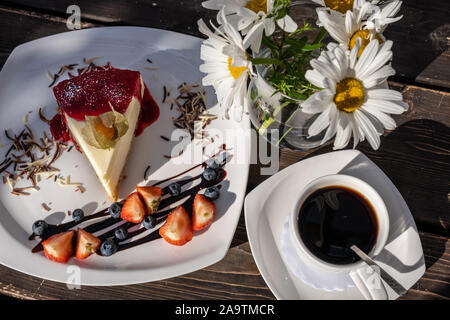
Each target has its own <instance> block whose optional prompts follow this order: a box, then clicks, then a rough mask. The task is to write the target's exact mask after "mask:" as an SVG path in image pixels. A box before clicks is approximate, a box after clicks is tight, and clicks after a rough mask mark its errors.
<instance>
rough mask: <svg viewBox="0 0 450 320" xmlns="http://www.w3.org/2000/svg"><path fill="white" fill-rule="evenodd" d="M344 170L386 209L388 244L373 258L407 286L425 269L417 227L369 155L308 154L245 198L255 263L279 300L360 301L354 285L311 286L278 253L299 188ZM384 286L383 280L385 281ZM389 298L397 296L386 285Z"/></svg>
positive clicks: (249, 236)
mask: <svg viewBox="0 0 450 320" xmlns="http://www.w3.org/2000/svg"><path fill="white" fill-rule="evenodd" d="M337 173H341V174H347V175H350V176H354V177H357V178H359V179H361V180H364V181H365V182H367V183H368V184H370V185H371V186H372V187H373V188H375V190H376V191H377V192H378V193H379V194H380V196H381V197H382V198H383V200H384V202H385V204H386V207H387V209H388V212H389V223H390V230H389V236H388V240H387V244H386V246H385V248H384V249H383V251H382V252H381V253H380V254H379V255H378V256H377V257H376V259H375V261H376V262H377V263H378V264H379V265H380V266H381V267H382V268H383V269H385V270H386V271H387V272H388V273H389V274H390V275H391V276H393V277H394V278H395V279H396V280H398V281H399V282H400V283H401V284H402V285H403V286H404V287H405V288H406V289H409V288H411V286H412V285H413V284H414V283H416V282H417V281H418V280H419V279H420V278H421V277H422V275H423V274H424V272H425V261H424V256H423V251H422V244H421V242H420V238H419V234H418V232H417V227H416V225H415V223H414V219H413V217H412V215H411V212H410V211H409V209H408V206H407V205H406V203H405V200H404V199H403V197H402V196H401V194H400V192H399V191H398V190H397V188H396V187H395V186H394V185H393V183H392V182H391V181H390V180H389V178H388V177H387V176H386V175H385V174H384V173H383V171H381V170H380V168H378V167H377V166H376V165H375V164H374V163H373V162H372V161H371V160H370V159H369V158H367V157H366V156H365V155H364V154H362V153H361V152H359V151H357V150H343V151H336V152H330V153H326V154H322V155H319V156H316V157H312V158H309V159H306V160H303V161H300V162H298V163H296V164H293V165H291V166H290V167H288V168H286V169H284V170H282V171H280V172H279V173H277V174H276V175H274V176H272V177H270V178H269V179H267V180H266V181H264V182H263V183H262V184H260V185H259V186H258V187H256V188H255V189H254V190H253V191H252V192H250V193H249V194H248V195H247V197H246V199H245V205H244V208H245V224H246V226H247V234H248V239H249V243H250V247H251V250H252V253H253V257H254V258H255V261H256V264H257V266H258V268H259V271H260V272H261V274H262V276H263V278H264V280H265V281H266V283H267V285H268V286H269V288H270V289H271V290H272V293H273V294H274V295H275V296H276V297H277V298H278V299H327V300H328V299H363V296H362V294H361V293H360V292H359V291H358V289H357V288H355V287H351V288H347V289H345V290H343V291H325V290H321V289H315V288H313V287H312V286H310V285H308V284H306V283H305V282H304V281H302V280H301V279H300V278H297V277H296V276H295V275H294V274H293V273H292V272H291V271H290V270H289V267H288V266H287V265H286V264H285V262H284V261H283V258H282V255H281V253H280V248H281V235H282V230H283V225H284V223H285V221H286V217H287V215H289V210H290V208H291V206H290V205H289V204H291V203H294V202H295V201H296V200H297V196H298V194H299V191H300V190H301V189H302V188H303V187H305V186H306V184H308V183H309V182H311V181H312V180H314V179H316V178H318V177H321V176H324V175H328V174H337ZM385 285H386V284H385ZM386 288H387V290H388V295H389V299H396V298H397V297H398V295H397V294H396V293H395V292H394V291H393V290H392V289H391V288H389V287H388V286H387V285H386Z"/></svg>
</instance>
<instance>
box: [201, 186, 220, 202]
mask: <svg viewBox="0 0 450 320" xmlns="http://www.w3.org/2000/svg"><path fill="white" fill-rule="evenodd" d="M219 195H220V191H219V188H217V187H209V188H207V189H206V190H205V197H207V198H209V199H210V200H216V199H217V198H219Z"/></svg>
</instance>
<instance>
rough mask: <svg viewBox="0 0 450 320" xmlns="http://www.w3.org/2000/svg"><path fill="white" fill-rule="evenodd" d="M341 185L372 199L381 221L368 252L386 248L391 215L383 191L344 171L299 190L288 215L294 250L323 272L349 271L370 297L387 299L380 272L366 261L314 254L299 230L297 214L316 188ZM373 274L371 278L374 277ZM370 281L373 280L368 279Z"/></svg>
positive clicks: (374, 254)
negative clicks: (341, 260) (327, 258)
mask: <svg viewBox="0 0 450 320" xmlns="http://www.w3.org/2000/svg"><path fill="white" fill-rule="evenodd" d="M332 186H340V187H346V188H349V189H352V190H355V191H357V192H358V193H359V194H361V195H362V196H363V197H364V198H365V200H366V201H367V202H369V203H370V205H371V206H372V208H373V209H374V211H375V212H374V213H375V215H376V218H377V221H378V233H377V237H376V240H375V244H374V246H373V248H372V250H371V251H370V252H369V254H368V255H369V257H371V258H372V259H374V258H375V257H376V256H377V255H378V254H379V253H380V252H381V251H382V250H383V248H384V246H385V244H386V241H387V238H388V234H389V216H388V212H387V209H386V206H385V204H384V202H383V199H382V198H381V197H380V195H379V194H378V193H377V192H376V191H375V189H374V188H372V187H371V186H370V185H369V184H367V183H366V182H364V181H362V180H360V179H358V178H355V177H353V176H348V175H343V174H333V175H327V176H322V177H320V178H317V179H315V180H313V181H311V182H310V183H309V184H308V185H306V186H305V188H303V190H302V191H301V192H300V194H299V198H298V201H297V202H296V203H295V205H294V207H293V208H292V210H291V214H290V217H289V232H290V235H291V238H292V240H293V241H292V242H293V245H294V248H295V250H296V251H297V253H298V254H299V256H300V257H302V259H303V260H304V261H305V262H306V263H307V264H308V266H310V267H311V268H313V269H316V270H319V271H320V272H324V273H334V274H336V273H347V274H350V276H351V278H352V279H353V281H354V282H355V285H356V286H357V287H358V288H359V289H360V291H361V293H362V294H363V295H364V296H365V297H366V298H368V299H370V298H372V299H386V298H387V293H386V289H385V288H384V285H383V282H382V281H381V279H379V276H378V275H377V274H374V273H373V270H372V269H370V268H369V267H368V266H367V265H366V264H365V262H363V261H362V260H359V261H357V262H355V263H350V264H333V263H329V262H327V261H324V260H322V259H320V258H319V257H317V256H316V255H314V254H313V253H312V252H311V251H310V250H309V249H308V248H307V247H306V245H305V244H304V242H303V240H302V237H301V236H300V231H299V228H298V216H299V213H300V209H301V207H302V205H303V203H304V202H305V200H306V199H307V198H308V197H309V196H310V195H311V194H312V193H314V192H315V191H317V190H319V189H323V188H326V187H332ZM374 276H376V277H378V279H379V281H378V282H377V281H375V282H376V283H379V284H380V285H379V286H374V285H373V283H374V278H373V277H374ZM371 277H372V278H371ZM369 282H370V283H369Z"/></svg>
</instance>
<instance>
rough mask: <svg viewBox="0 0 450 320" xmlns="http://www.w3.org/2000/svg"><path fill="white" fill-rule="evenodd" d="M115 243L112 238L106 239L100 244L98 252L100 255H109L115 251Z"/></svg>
mask: <svg viewBox="0 0 450 320" xmlns="http://www.w3.org/2000/svg"><path fill="white" fill-rule="evenodd" d="M117 249H119V248H118V247H117V243H116V242H115V241H114V240H112V239H107V240H105V241H104V242H102V244H101V245H100V253H101V254H102V256H105V257H109V256H112V255H113V254H114V253H116V252H117Z"/></svg>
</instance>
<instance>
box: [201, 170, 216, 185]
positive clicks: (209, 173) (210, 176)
mask: <svg viewBox="0 0 450 320" xmlns="http://www.w3.org/2000/svg"><path fill="white" fill-rule="evenodd" d="M216 178H217V173H216V170H213V169H209V168H206V169H205V171H203V179H205V180H206V181H209V182H210V181H214V180H216Z"/></svg>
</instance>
